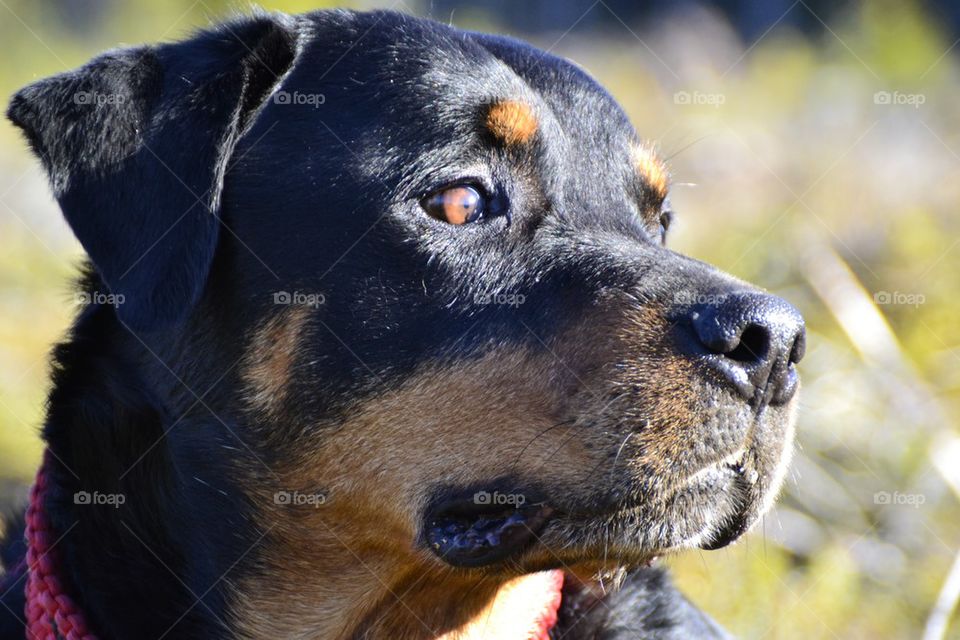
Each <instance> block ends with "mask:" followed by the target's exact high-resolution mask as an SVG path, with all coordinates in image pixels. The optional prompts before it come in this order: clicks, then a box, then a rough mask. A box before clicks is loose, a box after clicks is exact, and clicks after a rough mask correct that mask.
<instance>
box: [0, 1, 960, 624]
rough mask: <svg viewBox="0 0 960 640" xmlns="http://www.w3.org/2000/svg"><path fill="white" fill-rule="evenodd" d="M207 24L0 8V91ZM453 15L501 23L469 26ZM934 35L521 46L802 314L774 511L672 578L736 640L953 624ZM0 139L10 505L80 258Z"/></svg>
mask: <svg viewBox="0 0 960 640" xmlns="http://www.w3.org/2000/svg"><path fill="white" fill-rule="evenodd" d="M264 4H265V5H266V6H268V7H270V8H279V9H284V10H294V11H296V10H303V9H307V8H311V7H313V6H316V3H309V4H307V3H303V2H266V3H264ZM411 6H412V10H414V11H415V12H418V13H422V12H423V11H422V9H423V8H422V7H419V8H418V7H417V5H415V4H413V3H411ZM589 6H590V5H589V4H587V5H585V8H586V7H589ZM226 10H227V8H226V7H225V6H224V5H223V4H222V3H219V2H212V1H211V2H199V3H194V4H192V6H191V2H187V1H184V2H170V3H165V4H163V5H157V4H151V3H147V2H132V3H126V4H124V5H123V9H122V10H119V11H116V12H113V13H111V15H110V16H109V17H102V19H99V20H98V21H97V22H96V24H92V25H90V26H89V29H88V31H87V32H86V33H85V34H83V35H82V36H79V37H78V36H77V35H76V34H75V33H69V34H68V33H66V32H64V31H63V30H62V29H61V28H60V27H58V26H57V25H58V24H59V23H60V19H59V18H57V16H55V15H52V14H51V9H50V8H49V6H48V5H47V4H46V3H28V2H25V1H24V2H13V1H12V0H3V2H2V3H0V16H2V18H0V37H2V39H3V41H4V42H5V47H8V57H7V62H8V64H7V66H6V67H4V68H2V69H0V89H2V90H3V92H4V94H5V95H9V93H10V92H11V91H12V90H14V89H15V88H16V87H17V86H19V85H21V84H24V83H26V82H28V81H29V80H31V79H33V78H35V77H39V76H42V75H44V74H47V73H51V72H54V71H58V70H61V69H64V68H67V67H69V66H73V65H75V64H78V63H80V62H82V61H83V60H85V59H86V58H87V57H89V56H90V55H92V54H94V53H96V52H97V51H99V50H101V49H103V48H106V47H109V46H115V45H116V44H118V43H120V42H126V43H135V42H138V41H141V40H156V39H160V38H166V39H170V38H175V37H178V36H180V35H182V34H184V33H185V32H186V31H188V30H189V29H190V28H192V27H194V26H198V25H203V24H205V23H206V22H207V21H208V20H210V19H212V18H215V17H216V16H218V15H221V14H222V13H224V12H225V11H226ZM590 10H594V11H604V10H606V9H605V8H604V6H602V5H594V6H593V8H592V9H590ZM791 11H809V9H808V8H807V6H806V5H805V4H803V3H802V2H800V3H797V4H795V5H793V7H792V8H791ZM14 16H16V17H14ZM444 18H446V16H444ZM456 22H457V23H458V24H460V25H461V26H471V27H477V28H487V29H499V28H500V25H499V24H498V22H497V18H496V16H490V15H487V14H484V13H483V12H482V11H476V12H470V13H469V14H466V15H461V17H459V18H458V19H457V20H456ZM938 23H939V20H938V19H937V16H936V15H932V14H930V13H925V12H924V11H922V10H921V9H920V8H919V6H918V5H915V4H913V3H910V2H884V1H876V2H867V3H865V4H863V5H855V6H854V7H852V8H851V9H850V10H849V11H848V12H847V13H846V14H844V15H843V16H842V17H841V18H840V19H835V20H833V21H832V22H831V23H830V24H829V25H828V26H827V27H826V28H825V29H824V30H823V32H822V33H821V34H820V35H817V36H814V37H812V38H811V37H807V36H804V35H802V34H799V33H795V32H792V31H790V30H789V29H787V28H785V27H782V26H780V27H777V28H775V29H773V30H771V31H770V32H768V33H767V34H765V35H764V36H763V37H762V38H761V39H760V40H759V41H757V42H753V43H745V42H741V41H740V40H739V39H738V38H737V36H736V35H735V33H734V32H733V31H732V30H731V29H730V28H729V26H728V25H726V23H725V22H724V20H723V19H722V18H720V17H719V16H717V15H716V14H714V13H711V12H710V11H707V10H695V9H688V10H686V11H685V12H684V13H683V14H682V15H674V16H673V17H670V18H666V19H664V20H663V21H660V22H658V23H657V24H656V25H655V26H654V27H648V28H644V29H640V28H627V26H625V25H622V28H620V27H616V28H613V29H610V30H609V31H605V32H602V33H596V32H581V31H578V29H576V28H574V29H573V30H572V31H570V32H569V33H567V34H560V33H558V34H554V35H550V36H539V37H538V38H535V40H536V41H537V44H539V45H540V46H543V47H549V48H552V49H553V50H554V51H555V52H558V53H560V54H562V55H565V56H568V57H570V58H572V59H574V60H575V61H577V62H578V63H580V64H581V65H583V66H584V67H586V68H587V69H588V70H589V71H590V72H591V73H593V74H594V75H596V76H597V77H598V78H599V79H600V80H601V81H602V82H603V83H604V84H605V85H606V86H607V87H608V88H609V89H610V91H611V93H612V94H613V95H614V96H615V97H616V98H617V99H619V100H620V101H621V103H622V104H623V105H624V107H625V108H626V109H627V111H628V112H629V113H630V115H631V117H632V119H633V121H634V123H635V124H636V126H637V128H638V129H639V130H640V132H641V133H642V134H643V135H644V136H647V137H648V138H650V139H652V140H655V141H657V142H658V144H659V145H660V148H661V149H662V151H663V153H664V154H665V155H667V156H669V157H670V162H671V165H672V169H673V175H674V179H675V182H676V183H677V186H676V187H675V189H674V192H673V201H674V205H675V208H676V209H677V211H678V212H679V215H680V217H679V222H678V223H677V226H676V231H675V232H674V233H673V234H672V238H671V244H672V246H673V247H674V248H675V249H677V250H679V251H682V252H684V253H689V254H692V255H694V256H696V257H698V258H701V259H704V260H708V261H710V262H713V263H715V264H717V265H718V266H719V267H721V268H723V269H726V270H728V271H731V272H733V273H734V274H736V275H738V276H740V277H743V278H746V279H749V280H751V281H754V282H757V283H759V284H761V285H762V286H764V287H766V288H767V289H769V290H771V291H774V292H776V293H778V294H780V295H783V296H784V297H786V298H788V299H789V300H791V301H792V302H794V304H796V305H797V306H798V307H799V308H800V309H801V310H802V311H803V313H804V315H805V316H806V318H807V323H808V331H809V340H808V344H809V349H808V356H807V358H806V359H805V360H804V362H803V363H802V366H801V370H802V374H803V379H804V389H803V392H802V401H801V409H800V423H799V431H798V447H797V454H796V457H795V462H794V465H793V471H792V473H791V475H790V479H789V481H788V486H787V488H786V490H785V493H784V496H783V499H782V500H781V502H780V504H779V505H778V506H777V507H776V509H775V510H774V511H773V512H772V513H771V514H769V515H768V516H767V517H766V519H765V521H764V523H763V526H762V527H758V530H757V531H756V532H754V533H753V534H751V535H750V536H749V537H748V538H747V539H746V540H745V541H744V542H743V543H741V544H739V545H737V546H735V547H733V548H730V549H727V550H723V551H719V552H710V553H693V554H689V555H686V556H683V557H680V558H676V559H672V560H671V561H670V563H671V564H672V565H674V567H675V569H676V574H677V579H678V581H679V583H680V584H681V586H682V587H683V588H684V590H685V591H686V592H687V593H688V594H690V596H691V597H692V599H694V600H695V601H696V602H697V603H698V604H699V605H701V606H703V607H704V608H706V609H707V610H708V611H710V612H711V613H712V614H713V615H714V616H715V617H716V618H717V619H719V620H720V621H721V622H722V623H723V624H725V625H726V626H727V627H728V628H729V629H731V630H732V631H734V632H735V633H736V634H738V635H739V636H741V637H745V638H844V639H846V638H916V637H921V635H922V634H923V633H924V628H925V627H927V628H928V632H927V633H928V636H927V637H929V638H934V637H951V638H960V621H957V619H956V615H954V616H953V619H952V625H949V626H948V627H945V628H944V627H942V626H941V627H938V626H937V623H938V620H939V621H940V622H943V623H945V624H948V623H949V622H950V621H949V620H947V621H944V620H942V616H941V618H937V616H936V615H932V612H933V611H934V610H935V609H936V606H935V605H936V603H937V599H938V596H941V595H942V594H947V595H949V591H950V590H949V588H947V589H943V587H944V584H945V582H946V581H947V576H948V574H949V572H950V569H951V566H952V565H953V563H954V562H955V556H956V554H957V550H958V548H960V503H958V499H960V432H958V417H960V348H958V346H960V322H958V317H960V275H958V274H960V214H958V206H960V126H958V120H960V110H958V109H957V105H958V104H960V66H958V60H957V57H956V56H955V55H954V52H951V51H950V49H951V44H952V41H951V40H950V38H949V37H948V36H947V35H946V34H944V33H941V32H940V31H939V30H938ZM11 60H14V61H16V62H15V63H14V64H10V61H11ZM877 92H887V94H886V95H889V96H890V97H891V99H890V101H889V102H890V103H889V104H885V103H884V99H883V94H881V95H879V96H878V95H877ZM921 102H922V103H921ZM917 103H921V104H917ZM0 144H2V150H0V238H2V247H0V248H2V250H0V363H2V366H0V492H3V493H2V494H0V499H2V500H3V501H4V502H7V503H9V501H10V498H11V496H16V495H21V496H22V495H23V491H24V489H23V487H24V483H26V482H29V478H30V476H31V474H32V472H33V470H34V469H35V465H36V463H37V461H38V457H39V452H40V448H39V443H38V440H37V438H36V429H37V427H38V425H39V423H40V419H41V409H42V402H43V397H44V393H45V390H46V375H47V370H46V361H45V358H46V353H47V351H48V349H49V346H50V344H51V343H52V342H53V341H54V340H56V339H57V338H58V337H59V336H60V335H62V333H63V331H64V329H65V328H66V326H67V324H68V321H69V314H70V312H71V310H72V302H71V301H72V296H71V294H70V293H69V290H68V284H67V283H68V279H69V277H70V275H71V273H72V267H73V264H74V263H75V262H76V260H77V259H78V258H79V256H80V252H79V248H78V247H77V245H76V244H75V243H74V241H73V240H72V239H71V237H70V235H69V232H68V231H67V229H66V226H65V224H64V223H62V222H61V220H60V217H59V214H58V212H57V210H56V208H55V205H54V203H53V202H52V200H51V198H50V197H49V196H48V195H47V190H46V187H45V185H44V183H43V179H42V178H41V176H40V175H39V172H38V169H37V166H36V165H35V163H34V162H33V161H32V160H31V159H30V158H29V157H28V155H27V153H26V151H25V145H23V143H22V142H21V141H20V140H19V138H18V137H17V136H16V134H15V133H14V132H13V131H12V129H11V127H10V126H8V125H6V124H3V125H0ZM884 294H887V295H886V296H884ZM954 570H955V571H956V570H957V569H954ZM955 579H956V578H955ZM954 586H955V588H957V589H960V585H954ZM943 602H944V603H945V604H947V605H949V598H945V599H943Z"/></svg>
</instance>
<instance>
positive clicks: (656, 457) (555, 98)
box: [10, 12, 804, 607]
mask: <svg viewBox="0 0 960 640" xmlns="http://www.w3.org/2000/svg"><path fill="white" fill-rule="evenodd" d="M10 114H11V117H12V118H13V120H14V121H15V122H16V123H17V124H19V125H20V126H21V127H22V128H23V129H24V130H25V131H26V132H27V134H28V137H29V139H30V141H31V143H32V144H33V146H34V148H35V150H36V151H37V153H38V154H39V156H40V157H41V158H42V159H43V161H44V163H45V165H46V168H47V169H48V170H49V172H50V174H51V178H52V183H53V185H54V189H55V191H56V195H57V197H58V199H59V201H60V203H61V206H62V208H63V210H64V213H65V215H66V217H67V219H68V221H69V223H70V224H71V226H72V228H73V229H74V230H75V232H76V234H77V236H78V237H79V239H80V241H81V242H82V243H83V245H84V247H85V249H86V250H87V252H88V254H89V256H90V258H91V260H92V262H93V264H94V266H95V267H96V270H97V273H98V275H99V278H100V279H101V280H102V284H103V286H104V287H105V288H106V290H107V291H109V292H110V293H111V294H112V295H114V296H115V299H117V302H118V304H117V306H116V311H115V313H116V316H117V317H118V318H119V320H120V321H121V322H122V323H123V324H124V326H125V327H126V328H127V329H128V330H129V331H131V332H132V333H133V334H135V335H136V336H137V338H138V340H139V341H142V344H143V345H144V346H145V347H146V348H148V350H149V351H150V352H152V353H153V354H154V355H157V356H158V357H159V358H160V359H162V360H163V363H164V366H165V367H169V368H170V369H171V370H172V371H174V372H175V373H176V375H177V377H178V378H179V379H180V380H182V381H183V382H184V383H185V384H186V385H188V386H190V387H191V388H196V389H207V388H208V387H210V388H215V390H214V391H213V392H211V393H210V395H209V396H205V399H204V405H205V406H208V408H209V409H210V410H211V411H213V412H215V413H216V414H217V415H218V416H221V417H223V419H224V420H225V421H226V422H228V423H229V424H231V425H236V427H235V428H236V429H237V431H238V432H239V435H240V437H241V439H242V441H243V443H244V447H247V448H248V450H249V452H250V453H251V454H252V455H250V456H247V458H248V463H247V464H246V466H242V465H239V464H238V465H235V467H237V468H236V469H234V470H233V472H232V473H234V474H236V477H237V483H238V485H239V486H241V487H243V490H244V491H245V493H246V495H247V496H248V498H249V500H250V503H251V504H252V505H253V513H254V514H255V517H254V520H256V521H258V522H259V523H260V525H262V528H263V530H267V529H269V530H270V532H269V534H268V535H267V537H266V540H265V541H264V543H263V544H262V545H261V546H260V547H259V548H258V549H257V551H256V552H255V553H253V554H251V557H255V558H256V561H255V562H256V566H258V567H260V568H261V569H262V568H264V567H269V568H270V570H271V571H274V572H287V574H290V573H296V575H297V578H296V580H295V581H293V582H296V583H297V584H298V588H301V589H302V588H304V585H305V584H308V583H310V581H319V580H326V581H330V582H331V583H332V582H334V578H333V577H331V576H330V575H329V573H330V571H332V570H335V567H336V564H337V563H336V562H335V561H334V560H333V558H332V557H331V556H334V555H335V556H337V557H339V558H340V561H339V564H340V565H343V564H344V559H343V558H344V556H345V555H346V557H347V560H349V561H350V562H352V559H351V557H350V555H349V554H354V555H355V557H356V558H357V559H362V561H363V562H364V563H368V564H370V565H372V566H373V567H374V568H375V570H376V571H377V572H382V575H384V576H388V577H384V582H385V583H386V584H391V585H392V584H395V583H396V581H400V582H402V580H403V579H405V578H403V576H409V575H412V574H414V573H416V572H420V573H423V572H433V573H434V574H435V575H441V574H443V572H453V573H456V574H457V575H461V576H463V575H474V574H476V575H486V576H490V575H498V574H509V573H516V572H529V571H535V570H539V569H544V568H550V567H559V566H566V567H573V568H574V569H579V568H585V569H586V570H589V571H594V570H598V569H601V570H602V569H607V568H610V567H614V566H632V565H637V564H641V563H644V562H647V561H649V560H650V559H651V558H652V557H654V556H655V555H657V554H661V553H664V552H667V551H670V550H673V549H679V548H683V547H700V548H717V547H721V546H723V545H726V544H728V543H729V542H731V541H733V540H734V539H736V538H737V537H738V536H740V535H741V534H742V533H744V532H745V531H746V530H747V529H748V528H749V527H750V525H751V524H752V523H753V522H754V521H755V520H756V519H757V517H758V516H759V515H760V514H761V513H763V511H764V510H765V509H766V508H767V507H768V505H769V504H770V502H771V500H772V498H773V497H774V495H775V494H776V492H777V490H778V488H779V486H780V484H781V480H782V478H783V475H784V467H785V464H786V460H787V458H788V457H789V451H790V448H791V438H792V424H793V411H794V408H795V405H796V389H797V374H796V371H795V367H794V365H795V363H796V362H797V361H798V360H799V359H800V358H801V356H802V354H803V345H804V333H803V321H802V319H801V318H800V316H799V314H798V313H797V311H796V310H795V309H794V308H793V307H791V306H790V305H789V304H787V303H786V302H784V301H783V300H781V299H779V298H776V297H774V296H772V295H769V294H766V293H764V292H762V291H760V290H758V289H756V288H755V287H753V286H751V285H749V284H747V283H744V282H742V281H740V280H737V279H735V278H733V277H731V276H729V275H726V274H724V273H721V272H719V271H718V270H716V269H714V268H713V267H711V266H709V265H707V264H704V263H702V262H698V261H696V260H693V259H690V258H687V257H684V256H682V255H679V254H677V253H674V252H673V251H671V250H670V249H668V248H667V247H666V245H665V236H666V235H667V230H668V227H669V224H670V218H671V216H672V212H671V210H670V204H669V176H668V172H667V169H666V167H665V166H664V164H663V162H662V161H661V160H659V159H658V157H657V155H656V153H655V152H654V150H653V149H652V148H651V147H650V146H647V145H645V144H644V143H643V142H642V141H641V139H640V138H639V137H638V135H637V134H636V133H635V131H634V129H633V128H632V127H631V125H630V124H629V123H628V121H627V118H626V117H625V115H624V113H623V112H622V111H621V109H620V108H619V106H618V105H617V104H616V102H615V101H614V100H613V99H612V98H611V97H610V96H609V95H608V94H607V93H606V92H605V91H604V90H603V89H602V88H601V87H599V86H598V85H597V84H596V83H595V82H594V81H593V80H592V79H591V78H590V77H589V76H588V75H587V74H585V73H584V72H583V71H581V70H580V69H578V68H577V67H575V66H574V65H572V64H570V63H569V62H567V61H565V60H562V59H559V58H557V57H554V56H552V55H549V54H547V53H544V52H541V51H538V50H536V49H533V48H531V47H529V46H527V45H525V44H522V43H520V42H517V41H514V40H510V39H506V38H498V37H493V36H487V35H481V34H475V33H468V32H464V31H460V30H457V29H455V28H451V27H447V26H444V25H440V24H437V23H433V22H428V21H423V20H418V19H413V18H410V17H406V16H402V15H398V14H392V13H371V14H355V13H349V12H323V13H317V14H312V15H308V16H304V17H301V18H296V19H292V18H286V17H274V16H262V17H257V18H252V19H247V20H242V21H237V22H234V23H231V24H229V25H227V26H225V27H223V28H221V29H219V30H218V31H216V32H209V33H205V34H201V35H199V36H197V37H196V38H194V39H193V40H190V41H187V42H183V43H178V44H172V45H164V46H160V47H153V48H142V49H133V50H123V51H118V52H114V53H109V54H106V55H104V56H102V57H100V58H98V59H96V60H95V61H93V62H92V63H90V64H89V65H87V66H86V67H83V68H82V69H80V70H78V71H76V72H72V73H70V74H66V75H62V76H57V77H55V78H52V79H48V80H45V81H41V82H40V83H38V84H35V85H33V86H31V87H28V88H27V89H25V90H24V91H22V92H21V93H20V94H18V95H17V96H16V97H15V99H14V102H13V104H12V106H11V109H10ZM146 360H147V361H149V360H150V358H146ZM146 366H147V367H148V368H149V367H150V366H156V363H154V364H153V365H146ZM158 393H159V395H161V396H163V397H164V402H165V403H166V405H167V406H168V408H169V409H170V412H171V415H177V414H178V411H186V410H187V409H188V408H189V407H190V406H191V405H193V404H195V402H194V398H193V397H192V396H190V395H189V394H186V393H183V392H176V393H174V392H167V393H163V392H162V391H158ZM169 437H171V438H174V437H180V436H177V435H176V434H172V435H170V436H169ZM192 437H196V436H192ZM224 455H229V454H224ZM243 455H246V454H243ZM253 459H256V460H257V461H256V462H254V461H251V460H253ZM241 467H242V468H241ZM338 544H342V546H343V547H346V549H348V550H349V553H348V552H345V551H344V550H343V549H342V548H341V549H340V550H339V552H337V551H335V549H337V548H338V546H337V545H338ZM321 567H323V568H326V569H325V570H326V571H327V573H326V574H323V573H322V572H321V570H320V568H321ZM264 573H268V572H266V571H264ZM272 575H274V576H275V575H277V574H276V573H273V574H272ZM273 582H281V581H280V580H277V579H276V578H274V579H273ZM267 590H269V589H267ZM255 600H256V597H255V596H247V597H246V600H245V601H246V602H247V603H248V604H249V603H252V602H254V601H255ZM250 606H251V607H252V606H254V605H253V604H251V605H250ZM278 606H279V605H278Z"/></svg>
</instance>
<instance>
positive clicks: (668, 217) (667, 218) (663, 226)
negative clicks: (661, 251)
mask: <svg viewBox="0 0 960 640" xmlns="http://www.w3.org/2000/svg"><path fill="white" fill-rule="evenodd" d="M671 222H673V211H671V210H670V209H668V208H664V209H663V210H661V211H660V242H666V241H667V231H669V230H670V223H671Z"/></svg>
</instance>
